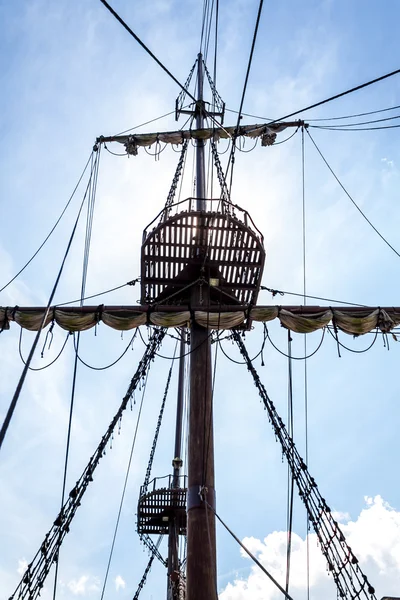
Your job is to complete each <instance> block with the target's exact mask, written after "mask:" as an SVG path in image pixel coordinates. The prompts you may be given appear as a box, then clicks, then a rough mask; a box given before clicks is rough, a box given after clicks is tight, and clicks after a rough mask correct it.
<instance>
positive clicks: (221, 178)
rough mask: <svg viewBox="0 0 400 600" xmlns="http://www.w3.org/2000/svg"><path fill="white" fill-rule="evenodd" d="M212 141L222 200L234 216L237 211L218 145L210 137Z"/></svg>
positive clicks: (224, 206)
mask: <svg viewBox="0 0 400 600" xmlns="http://www.w3.org/2000/svg"><path fill="white" fill-rule="evenodd" d="M210 143H211V152H212V155H213V158H214V164H215V168H216V169H217V177H218V181H219V184H220V186H221V200H222V208H223V211H224V212H225V213H227V214H232V215H233V216H235V212H234V209H233V206H232V204H231V197H230V194H229V190H228V186H227V185H226V181H225V175H224V172H223V170H222V166H221V162H220V160H219V155H218V151H217V146H216V144H215V141H214V140H213V139H212V138H211V139H210Z"/></svg>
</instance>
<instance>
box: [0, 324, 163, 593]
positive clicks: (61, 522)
mask: <svg viewBox="0 0 400 600" xmlns="http://www.w3.org/2000/svg"><path fill="white" fill-rule="evenodd" d="M165 333H166V330H165V329H154V332H153V335H152V337H151V339H150V341H149V344H148V346H147V347H146V350H145V353H144V355H143V357H142V359H141V360H140V362H139V365H138V367H137V370H136V372H135V374H134V376H133V378H132V380H131V382H130V384H129V386H128V389H127V392H126V394H125V396H124V398H123V400H122V403H121V405H120V407H119V409H118V411H117V412H116V414H115V415H114V417H113V419H112V421H111V423H110V425H109V427H108V429H107V431H106V433H105V434H104V435H103V437H102V438H101V441H100V443H99V445H98V447H97V449H96V450H95V452H94V454H93V455H92V456H91V458H90V460H89V463H88V465H87V466H86V468H85V470H84V471H83V473H82V475H81V476H80V478H79V479H78V481H77V482H76V484H75V486H74V487H73V488H72V490H71V491H70V493H69V496H68V498H67V500H66V502H65V503H64V506H63V507H62V509H61V511H60V513H59V514H58V516H57V518H56V520H55V521H54V523H53V525H52V527H51V529H50V530H49V531H48V533H47V534H46V535H45V538H44V540H43V542H42V544H41V546H40V548H39V550H38V552H37V553H36V554H35V556H34V558H33V560H32V561H31V562H30V563H29V564H28V568H27V570H26V571H25V573H24V575H23V577H22V579H21V581H20V583H19V584H18V586H17V588H16V590H15V591H14V593H13V594H12V596H11V598H10V600H13V599H14V600H37V598H38V597H39V595H40V593H41V590H42V588H43V585H44V582H45V579H46V577H47V575H48V573H49V571H50V569H51V566H52V564H53V561H54V560H55V558H56V556H57V553H58V551H59V549H60V545H61V543H62V541H63V539H64V537H65V536H66V534H67V533H68V531H69V528H70V525H71V521H72V519H73V517H74V516H75V513H76V511H77V510H78V507H79V506H80V505H81V502H82V497H83V495H84V493H85V492H86V490H87V488H88V486H89V483H90V482H91V481H93V474H94V472H95V470H96V468H97V466H98V465H99V462H100V460H101V458H102V457H103V455H104V454H105V451H106V447H107V444H108V442H109V441H110V440H111V439H112V436H113V434H114V430H115V428H116V427H117V426H118V424H119V423H120V422H121V419H122V416H123V413H124V411H125V409H126V407H127V406H128V403H129V402H130V401H131V399H132V396H133V393H134V391H135V390H136V388H137V387H138V385H139V384H140V382H141V381H143V380H144V378H145V377H146V375H147V373H148V370H149V368H150V366H151V363H152V361H153V360H154V358H155V355H156V352H157V350H158V349H159V347H160V346H161V343H162V341H163V339H164V336H165Z"/></svg>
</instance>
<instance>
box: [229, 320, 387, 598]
mask: <svg viewBox="0 0 400 600" xmlns="http://www.w3.org/2000/svg"><path fill="white" fill-rule="evenodd" d="M232 335H233V337H234V339H235V341H236V343H237V345H238V347H239V350H240V352H241V354H242V356H243V358H244V359H245V360H246V363H247V369H248V370H249V371H250V373H251V375H252V377H253V380H254V384H255V386H256V388H257V390H258V393H259V395H260V397H261V400H262V402H263V404H264V407H265V409H266V411H267V413H268V419H269V421H270V423H271V425H272V428H273V430H274V433H275V437H276V440H277V441H278V440H279V442H280V444H281V447H282V452H283V454H284V455H285V457H286V460H287V461H288V463H289V466H290V469H291V472H292V475H293V477H294V479H295V481H296V484H297V487H298V490H299V495H300V498H301V500H302V501H303V503H304V505H305V507H306V510H307V512H308V515H309V518H310V521H311V523H312V524H313V527H314V530H315V533H316V534H317V537H318V540H319V543H320V547H321V551H322V553H323V555H324V557H325V559H326V561H327V563H328V570H329V572H330V573H332V576H333V579H334V581H335V584H336V587H337V591H338V595H339V596H340V597H341V598H346V599H348V600H356V599H357V600H359V599H360V598H361V597H363V598H367V599H368V600H376V596H375V589H374V588H373V587H372V585H371V584H370V583H369V581H368V578H367V576H366V575H365V574H364V573H363V572H362V570H361V568H360V566H359V564H358V559H357V558H356V556H355V555H354V554H353V552H352V550H351V548H350V547H349V546H348V545H347V543H346V539H345V537H344V535H343V533H342V531H341V529H340V526H339V524H338V522H337V521H336V520H335V519H334V518H333V516H332V513H331V510H330V508H329V506H328V505H327V503H326V501H325V499H324V498H323V497H322V496H321V494H320V491H319V489H318V486H317V484H316V482H315V480H314V478H313V477H311V475H310V473H309V471H308V468H307V465H306V463H305V462H304V460H303V459H302V458H301V456H300V454H299V452H298V450H297V448H296V446H295V444H294V442H293V439H292V437H291V436H290V435H289V433H288V431H287V429H286V427H285V425H284V423H283V421H282V419H281V418H280V416H279V415H278V413H277V411H276V408H275V406H274V404H273V402H272V401H271V399H270V398H269V396H268V394H267V391H266V389H265V387H264V385H263V384H262V383H261V380H260V377H259V375H258V373H257V371H256V370H255V368H254V366H253V364H252V362H251V360H250V357H249V355H248V353H247V350H246V347H245V345H244V343H243V341H242V339H241V337H240V334H239V333H238V332H237V331H233V332H232Z"/></svg>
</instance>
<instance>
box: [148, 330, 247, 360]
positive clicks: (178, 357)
mask: <svg viewBox="0 0 400 600" xmlns="http://www.w3.org/2000/svg"><path fill="white" fill-rule="evenodd" d="M138 331H139V336H140V339H141V340H142V342H143V344H144V345H145V346H147V345H148V344H147V343H146V342H145V340H144V339H143V336H142V332H141V331H140V328H139V327H138ZM211 336H212V332H211V333H209V335H208V336H207V337H206V339H205V340H203V341H202V342H200V344H199V345H198V346H196V348H193V349H192V350H189V351H188V352H186V353H185V354H180V355H179V356H163V355H162V354H159V353H158V352H156V353H155V356H159V357H160V358H163V359H165V360H179V359H180V358H181V357H182V356H190V354H193V352H195V351H196V350H197V349H198V348H200V346H202V345H203V344H205V343H206V342H207V340H208V339H209V338H210V337H211ZM240 364H241V363H240Z"/></svg>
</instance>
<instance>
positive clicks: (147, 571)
mask: <svg viewBox="0 0 400 600" xmlns="http://www.w3.org/2000/svg"><path fill="white" fill-rule="evenodd" d="M162 538H163V536H162V535H160V537H159V538H158V540H157V544H155V547H156V548H157V550H158V548H159V546H160V543H161V540H162ZM155 556H156V555H155V553H154V552H153V553H152V554H151V556H150V559H149V562H148V563H147V567H146V568H145V570H144V573H143V575H142V579H141V580H140V582H139V585H138V588H137V590H136V593H135V595H134V596H133V599H132V600H138V598H139V595H140V592H141V591H142V589H143V588H144V586H145V584H146V580H147V576H148V574H149V573H150V570H151V567H152V565H153V561H154V558H155Z"/></svg>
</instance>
